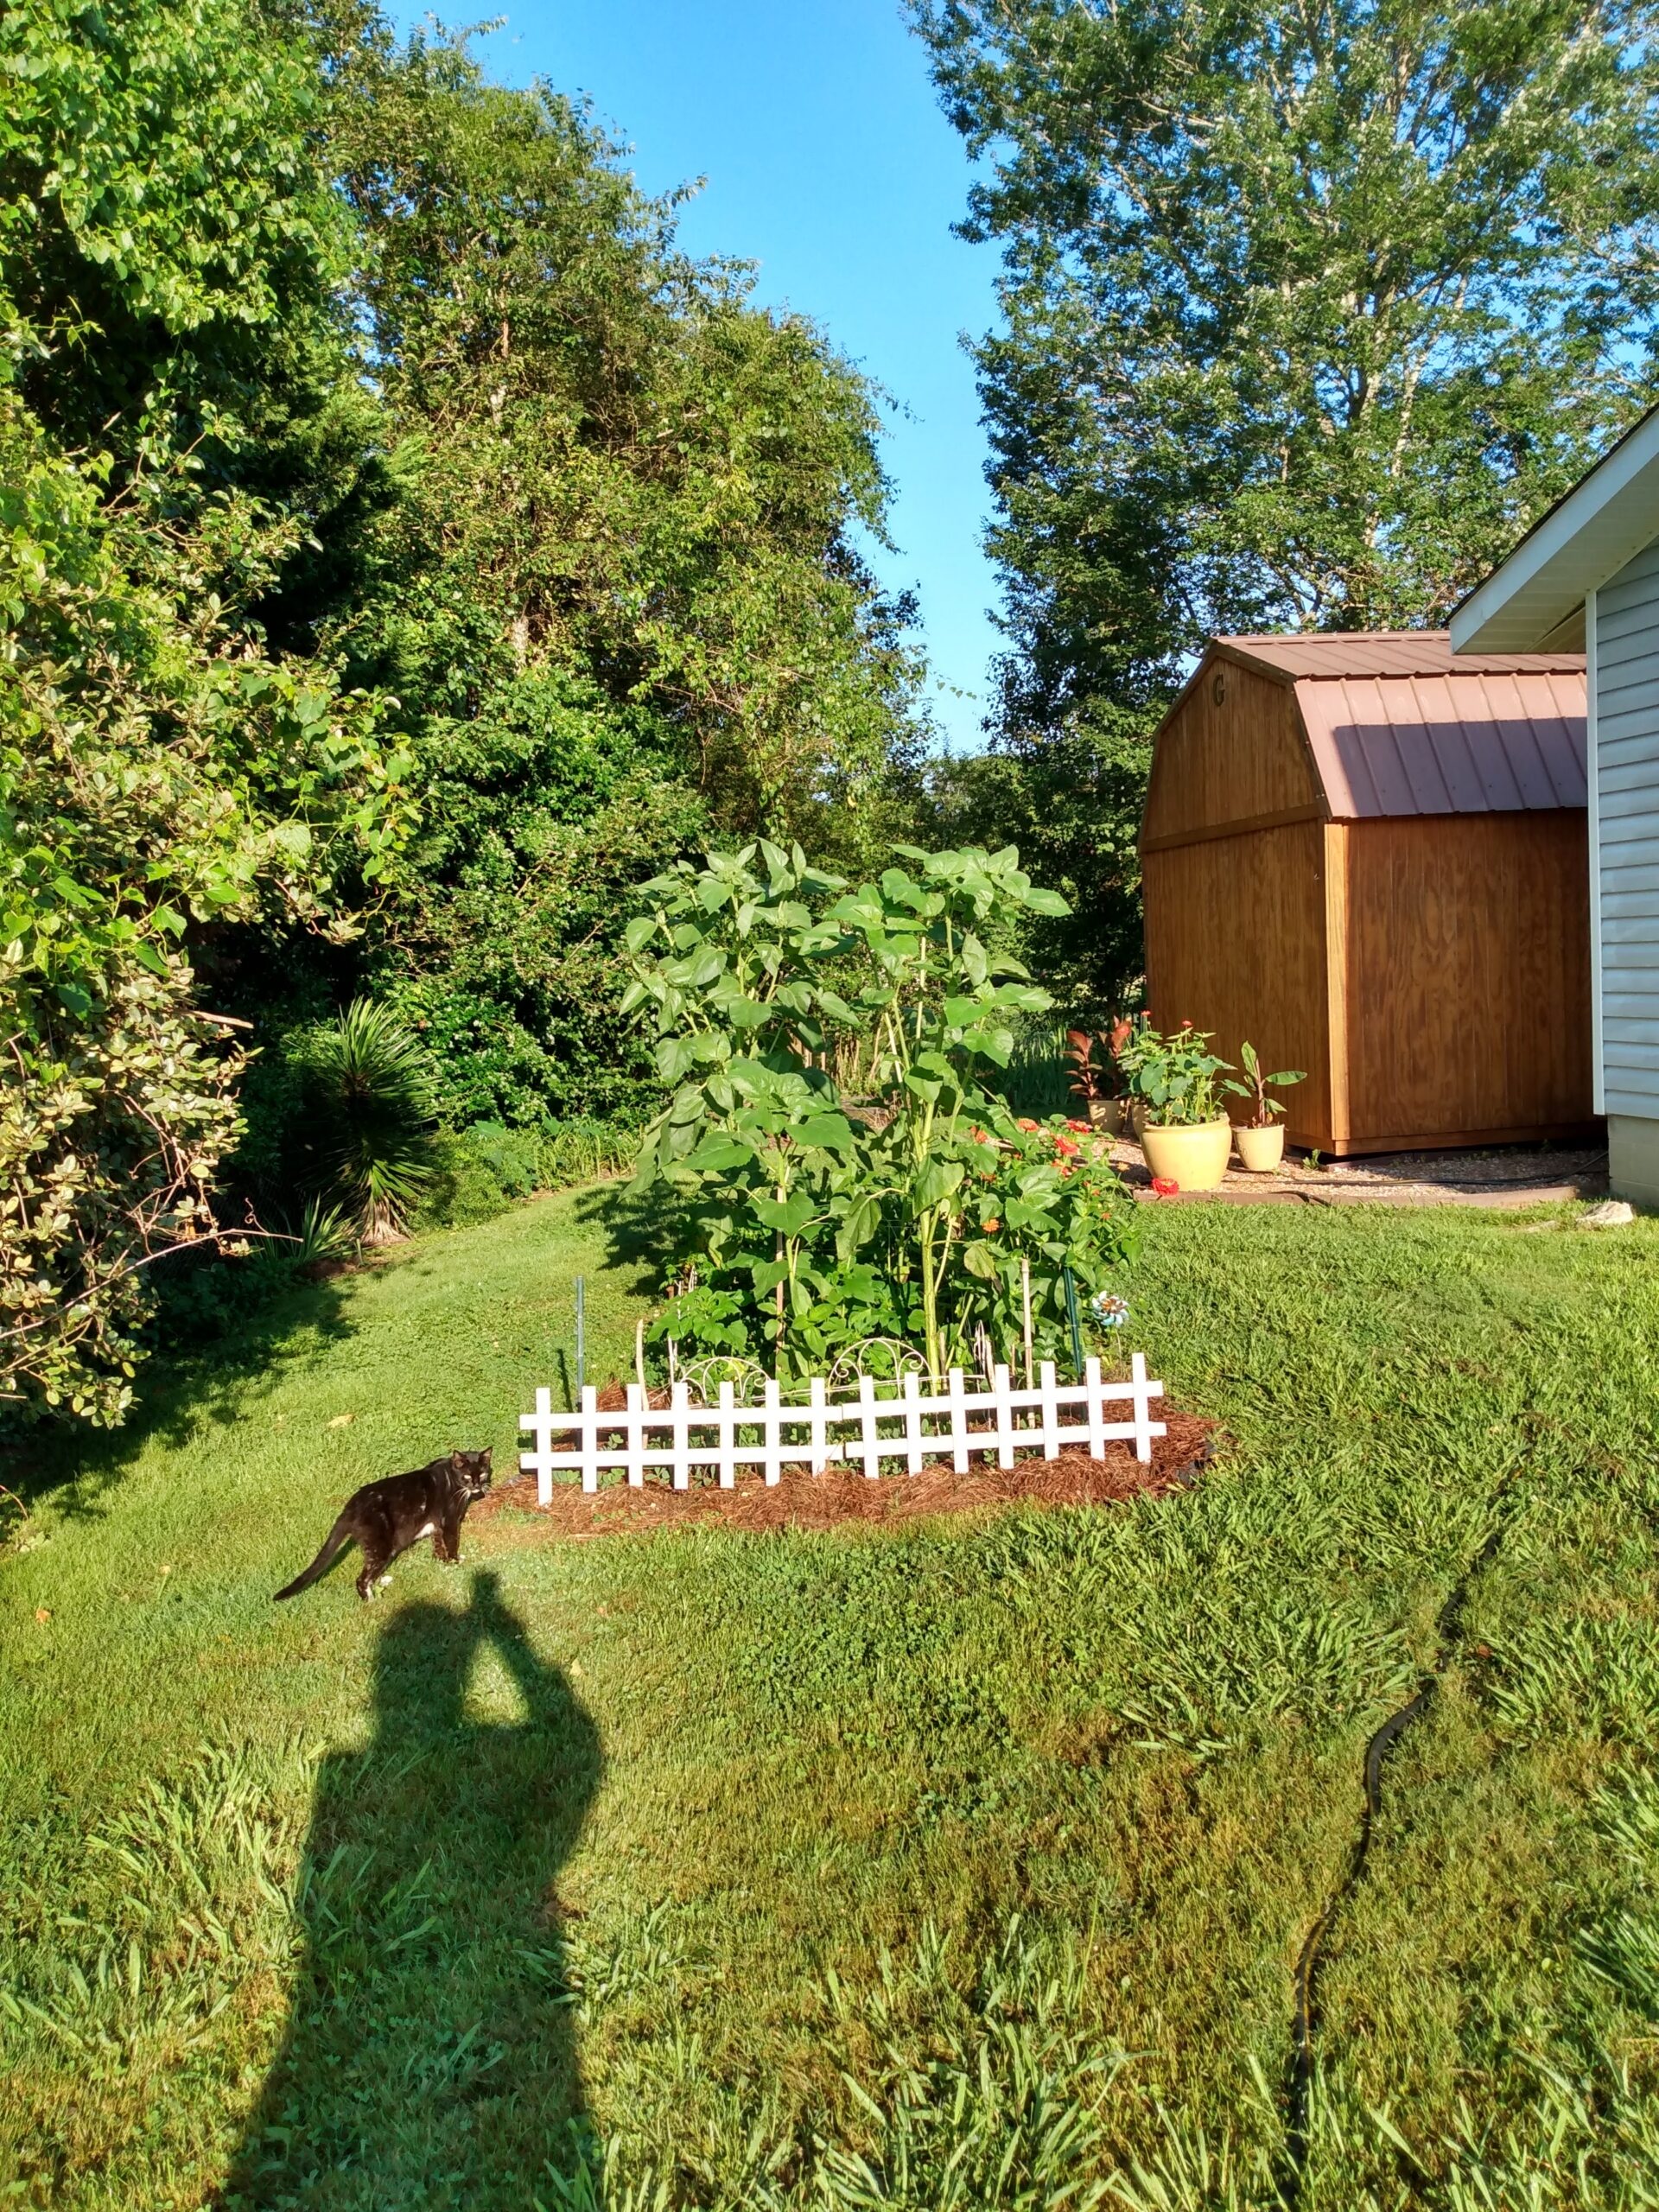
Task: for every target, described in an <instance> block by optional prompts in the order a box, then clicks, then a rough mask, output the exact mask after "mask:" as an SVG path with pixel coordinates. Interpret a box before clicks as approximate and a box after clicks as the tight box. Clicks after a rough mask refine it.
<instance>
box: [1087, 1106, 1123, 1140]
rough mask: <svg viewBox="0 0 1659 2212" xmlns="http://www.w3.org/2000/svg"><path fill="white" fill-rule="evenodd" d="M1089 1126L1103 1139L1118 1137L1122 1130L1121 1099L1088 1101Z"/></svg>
mask: <svg viewBox="0 0 1659 2212" xmlns="http://www.w3.org/2000/svg"><path fill="white" fill-rule="evenodd" d="M1089 1126H1090V1128H1091V1129H1094V1130H1096V1132H1097V1133H1098V1134H1099V1135H1101V1136H1103V1137H1115V1136H1117V1135H1120V1134H1121V1133H1122V1128H1123V1101H1122V1099H1121V1098H1091V1099H1090V1101H1089Z"/></svg>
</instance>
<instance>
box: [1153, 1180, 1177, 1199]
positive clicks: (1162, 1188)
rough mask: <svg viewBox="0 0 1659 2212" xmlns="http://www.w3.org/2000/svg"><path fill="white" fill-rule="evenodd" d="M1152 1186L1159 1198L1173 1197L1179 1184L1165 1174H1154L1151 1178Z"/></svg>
mask: <svg viewBox="0 0 1659 2212" xmlns="http://www.w3.org/2000/svg"><path fill="white" fill-rule="evenodd" d="M1152 1187H1153V1189H1154V1191H1156V1192H1157V1193H1158V1195H1159V1197H1160V1198H1173V1197H1174V1195H1175V1193H1176V1192H1177V1191H1179V1189H1180V1187H1181V1186H1180V1185H1179V1183H1177V1182H1175V1181H1174V1180H1173V1179H1172V1178H1171V1177H1169V1176H1167V1175H1154V1177H1153V1179H1152Z"/></svg>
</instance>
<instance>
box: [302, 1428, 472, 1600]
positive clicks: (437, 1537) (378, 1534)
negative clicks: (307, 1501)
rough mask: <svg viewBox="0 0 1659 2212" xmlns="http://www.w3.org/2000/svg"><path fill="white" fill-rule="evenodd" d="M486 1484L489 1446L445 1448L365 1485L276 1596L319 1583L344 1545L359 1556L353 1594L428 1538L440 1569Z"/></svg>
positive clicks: (455, 1556)
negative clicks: (475, 1449)
mask: <svg viewBox="0 0 1659 2212" xmlns="http://www.w3.org/2000/svg"><path fill="white" fill-rule="evenodd" d="M489 1486H490V1448H489V1447H488V1446H486V1448H485V1450H483V1451H482V1452H450V1453H449V1454H448V1458H447V1459H433V1460H429V1462H428V1464H427V1465H425V1466H424V1467H416V1468H414V1469H412V1470H411V1471H410V1473H408V1474H406V1475H387V1476H386V1477H385V1478H384V1479H383V1480H382V1481H380V1482H378V1483H365V1484H364V1485H363V1487H362V1489H361V1490H359V1491H353V1493H352V1495H351V1497H348V1498H347V1499H346V1503H345V1504H344V1505H343V1506H342V1507H341V1508H340V1518H339V1520H337V1521H336V1522H335V1523H334V1527H333V1528H332V1529H330V1530H329V1531H328V1534H327V1536H325V1537H324V1539H323V1544H322V1549H321V1551H320V1552H319V1553H318V1554H317V1555H316V1557H315V1559H314V1560H312V1562H311V1564H310V1566H309V1567H307V1568H306V1570H305V1572H304V1573H303V1574H296V1576H295V1578H294V1580H292V1581H291V1582H290V1583H289V1584H288V1586H286V1588H284V1589H282V1590H279V1591H278V1592H277V1597H278V1598H297V1597H298V1596H299V1594H300V1592H301V1591H302V1590H308V1589H309V1588H310V1587H311V1585H312V1584H313V1583H314V1582H319V1581H321V1579H322V1577H323V1576H324V1575H325V1574H327V1572H328V1569H329V1568H330V1567H332V1566H333V1565H334V1560H335V1557H336V1555H337V1554H339V1553H340V1552H341V1551H343V1550H344V1549H345V1548H346V1545H347V1544H349V1543H353V1542H354V1543H355V1544H356V1546H357V1548H358V1549H359V1551H360V1552H361V1553H362V1554H363V1569H362V1572H361V1573H359V1576H358V1578H357V1594H358V1596H359V1598H364V1599H367V1598H372V1597H373V1595H374V1586H375V1584H376V1583H377V1582H378V1581H379V1580H381V1578H382V1576H383V1575H384V1574H385V1572H386V1570H387V1568H388V1567H390V1566H391V1562H392V1561H393V1560H395V1559H396V1558H397V1556H398V1554H400V1553H401V1552H406V1551H407V1550H408V1549H409V1548H410V1545H411V1544H418V1543H419V1542H420V1541H421V1539H422V1537H423V1536H430V1537H431V1539H432V1550H433V1554H434V1556H435V1558H437V1559H440V1560H442V1561H443V1563H444V1565H445V1566H446V1567H454V1566H457V1565H459V1563H460V1560H461V1522H463V1521H464V1520H465V1519H466V1517H467V1507H468V1506H469V1505H473V1504H475V1503H477V1501H478V1500H479V1499H480V1497H483V1496H484V1494H485V1492H486V1491H487V1490H488V1489H489Z"/></svg>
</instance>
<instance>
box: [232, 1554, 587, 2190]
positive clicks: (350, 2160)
mask: <svg viewBox="0 0 1659 2212" xmlns="http://www.w3.org/2000/svg"><path fill="white" fill-rule="evenodd" d="M515 1702H516V1703H517V1705H518V1708H519V1711H518V1717H516V1718H510V1717H507V1715H508V1711H509V1708H510V1707H511V1706H512V1704H513V1703H515ZM599 1775H600V1752H599V1739H598V1736H597V1733H596V1732H595V1730H594V1724H593V1722H592V1720H591V1719H589V1717H588V1713H586V1712H585V1711H584V1710H583V1708H582V1705H581V1704H580V1703H579V1702H578V1700H577V1699H576V1698H575V1695H574V1694H573V1693H572V1691H571V1689H570V1688H569V1684H568V1683H567V1681H565V1678H564V1676H563V1674H562V1673H561V1672H560V1670H559V1669H557V1668H556V1667H553V1666H550V1665H549V1664H548V1663H547V1662H545V1661H543V1659H541V1658H540V1657H538V1656H537V1653H536V1652H535V1650H534V1649H532V1648H531V1643H530V1640H529V1637H527V1636H526V1634H525V1632H524V1625H523V1624H522V1623H521V1622H520V1621H519V1619H518V1617H517V1615H516V1614H514V1613H513V1612H512V1610H511V1609H510V1607H509V1606H508V1605H506V1604H505V1601H504V1600H503V1598H502V1596H501V1592H500V1588H499V1583H498V1581H497V1579H496V1577H495V1576H494V1575H493V1574H490V1573H480V1574H475V1575H474V1578H473V1588H472V1596H471V1599H470V1602H469V1603H468V1604H467V1606H466V1607H465V1609H464V1610H461V1611H451V1610H449V1609H448V1607H445V1606H442V1605H430V1604H422V1605H408V1606H405V1607H404V1609H403V1610H402V1611H398V1612H397V1613H394V1614H393V1615H392V1617H391V1619H390V1620H389V1621H388V1622H387V1623H386V1626H385V1631H384V1633H383V1634H382V1636H381V1637H380V1641H379V1643H378V1648H377V1649H376V1653H375V1666H374V1733H373V1738H372V1741H371V1742H370V1743H369V1745H368V1746H367V1747H366V1749H365V1750H363V1751H353V1752H338V1753H335V1754H334V1755H332V1756H331V1757H330V1758H328V1759H327V1761H326V1762H325V1763H324V1764H323V1767H322V1769H321V1773H320V1776H319V1778H318V1785H317V1791H316V1798H315V1807H314V1810H313V1815H312V1821H311V1828H310V1834H309V1836H308V1839H307V1843H306V1849H305V1857H304V1862H303V1866H302V1873H301V1881H300V1891H299V1899H300V1910H301V1914H302V1918H303V1922H304V1929H305V1945H306V1950H305V1957H304V1959H303V1961H302V1964H301V1967H300V1973H299V1976H298V1981H297V1985H296V1990H295V1994H294V2000H293V2011H292V2014H291V2016H290V2018H289V2027H288V2031H287V2034H286V2037H285V2038H284V2040H283V2047H282V2050H280V2052H279V2053H278V2054H277V2060H276V2063H275V2064H274V2065H273V2066H272V2068H271V2070H270V2075H269V2077H268V2079H267V2081H266V2082H265V2085H264V2091H263V2094H262V2095H261V2098H260V2101H259V2104H258V2107H257V2110H256V2112H255V2113H254V2116H253V2118H252V2120H251V2123H250V2126H249V2130H248V2134H247V2138H246V2140H245V2143H244V2145H243V2146H242V2149H241V2151H240V2152H239V2153H238V2157H237V2159H236V2161H235V2164H234V2167H233V2169H232V2174H231V2177H230V2179H229V2180H228V2182H227V2183H226V2186H225V2189H224V2191H223V2193H222V2195H221V2196H220V2197H219V2203H220V2204H221V2205H222V2206H224V2207H225V2208H226V2212H230V2208H232V2207H235V2208H243V2207H248V2208H251V2207H256V2206H257V2207H259V2208H261V2212H276V2208H279V2207H301V2206H303V2207H304V2208H305V2212H391V2208H392V2207H403V2206H409V2207H411V2208H412V2207H415V2206H419V2207H420V2208H421V2212H450V2208H454V2212H493V2208H496V2207H501V2208H507V2207H512V2208H514V2212H520V2208H522V2209H523V2212H528V2208H529V2207H530V2206H531V2205H532V2204H533V2203H534V2202H535V2199H536V2196H537V2193H538V2187H539V2193H540V2194H541V2195H542V2196H543V2197H545V2196H548V2195H549V2194H550V2190H549V2187H548V2179H547V2174H548V2168H549V2166H551V2167H552V2169H553V2170H554V2171H555V2172H556V2173H564V2172H567V2171H569V2169H570V2165H571V2163H572V2161H573V2157H574V2147H575V2145H574V2136H573V2129H572V2123H573V2121H576V2120H579V2119H580V2116H581V2113H582V2083H581V2075H580V2072H579V2070H578V2066H577V2056H576V2050H575V2038H574V2036H573V2033H572V2030H571V2020H570V2012H569V2006H568V2005H566V2004H564V2003H562V2002H561V2001H560V2000H561V1995H562V1991H563V1938H562V1934H561V1908H560V1906H559V1904H558V1902H557V1899H556V1893H555V1890H554V1884H555V1881H556V1878H557V1876H558V1873H559V1870H560V1869H561V1867H562V1866H563V1864H564V1862H565V1860H566V1859H568V1858H569V1854H570V1853H571V1851H572V1849H573V1848H574V1847H575V1841H576V1838H577V1836H578V1834H580V1832H581V1829H582V1821H583V1820H584V1819H585V1817H586V1815H587V1812H588V1806H589V1805H590V1804H591V1803H592V1802H593V1797H594V1790H595V1788H596V1787H597V1784H598V1781H599Z"/></svg>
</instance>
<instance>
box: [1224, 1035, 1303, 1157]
mask: <svg viewBox="0 0 1659 2212" xmlns="http://www.w3.org/2000/svg"><path fill="white" fill-rule="evenodd" d="M1238 1064H1239V1072H1240V1073H1241V1074H1242V1075H1243V1078H1244V1080H1243V1083H1238V1082H1236V1081H1234V1079H1233V1078H1232V1077H1228V1079H1227V1086H1226V1087H1227V1089H1228V1090H1230V1092H1231V1093H1232V1095H1233V1096H1234V1097H1235V1098H1243V1099H1248V1100H1249V1119H1248V1120H1247V1121H1243V1122H1240V1123H1239V1125H1238V1127H1237V1128H1236V1129H1235V1130H1234V1131H1233V1135H1234V1137H1235V1138H1236V1141H1237V1144H1238V1157H1239V1161H1240V1164H1241V1165H1242V1166H1243V1167H1244V1168H1245V1169H1247V1170H1248V1172H1249V1173H1250V1174H1252V1175H1272V1174H1274V1173H1276V1172H1277V1170H1278V1167H1279V1166H1280V1163H1281V1161H1282V1160H1283V1159H1284V1156H1285V1125H1284V1122H1282V1121H1281V1119H1279V1118H1278V1117H1279V1116H1281V1115H1282V1114H1283V1112H1284V1110H1285V1102H1284V1100H1283V1099H1282V1098H1270V1097H1269V1096H1268V1091H1269V1090H1289V1088H1290V1086H1291V1084H1293V1083H1305V1082H1306V1079H1307V1078H1306V1076H1305V1075H1304V1074H1303V1072H1302V1071H1301V1070H1300V1068H1287V1069H1286V1070H1285V1071H1283V1072H1282V1073H1281V1074H1279V1075H1266V1074H1264V1073H1263V1072H1262V1063H1261V1060H1260V1059H1259V1058H1257V1056H1256V1050H1255V1046H1254V1045H1249V1044H1244V1045H1241V1046H1239V1048H1238Z"/></svg>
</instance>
